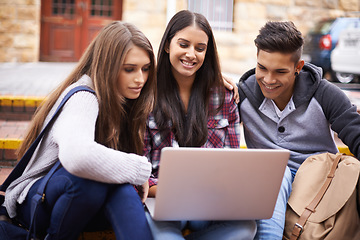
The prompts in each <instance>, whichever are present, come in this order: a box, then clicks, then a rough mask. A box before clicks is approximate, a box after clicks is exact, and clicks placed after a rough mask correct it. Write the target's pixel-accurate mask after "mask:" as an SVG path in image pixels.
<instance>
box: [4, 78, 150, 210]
mask: <svg viewBox="0 0 360 240" xmlns="http://www.w3.org/2000/svg"><path fill="white" fill-rule="evenodd" d="M79 85H87V86H89V87H90V88H93V86H92V81H91V79H90V78H89V77H88V76H86V75H84V76H83V77H82V78H81V79H80V80H79V81H78V82H76V83H75V84H73V85H71V86H70V87H68V88H67V89H66V90H65V91H64V92H63V94H62V95H61V97H60V98H59V99H58V101H57V102H56V104H55V105H54V107H53V108H52V110H51V111H50V113H49V115H48V116H47V118H46V120H45V123H47V122H48V121H49V120H50V116H52V114H53V113H54V111H55V109H56V108H57V106H58V105H59V103H60V101H61V99H62V98H63V97H64V96H65V94H66V93H67V92H68V91H69V90H70V89H72V88H74V87H76V86H79ZM98 111H99V105H98V101H97V98H96V96H95V95H94V94H92V93H90V92H86V91H81V92H78V93H75V94H74V95H73V96H72V97H71V98H70V99H69V100H68V102H67V103H66V104H65V105H64V107H63V109H62V111H61V113H60V114H59V116H58V118H57V119H56V121H55V122H54V124H53V126H52V127H51V129H50V131H49V132H48V133H46V134H45V136H44V138H43V140H42V141H41V142H40V144H39V146H38V148H37V149H36V151H35V153H34V155H33V157H32V159H31V160H30V162H29V164H28V166H27V167H26V169H25V171H24V173H23V175H22V176H21V177H19V178H18V179H16V180H15V181H14V182H12V183H11V184H10V186H9V187H8V189H7V191H6V197H5V202H4V205H5V206H6V209H7V211H8V213H9V215H10V217H14V216H15V215H16V203H19V204H21V203H22V202H23V201H24V200H25V198H26V195H27V193H28V191H29V189H30V188H31V186H32V184H34V183H35V182H36V181H37V180H38V179H40V178H42V177H43V176H44V175H45V174H46V173H47V172H48V171H49V170H50V169H51V167H52V166H53V165H54V164H55V163H56V161H57V160H58V159H59V160H60V162H61V164H62V166H63V167H64V168H65V169H66V170H67V171H68V172H70V173H71V174H73V175H75V176H78V177H81V178H87V179H91V180H95V181H99V182H104V183H114V184H121V183H130V184H134V185H141V184H143V183H145V182H146V181H147V180H148V178H149V176H150V174H151V164H150V163H149V162H148V160H147V158H146V157H144V156H139V155H136V154H128V153H124V152H121V151H116V150H113V149H110V148H107V147H105V146H103V145H101V144H98V143H96V142H95V140H94V139H95V123H96V119H97V116H98Z"/></svg>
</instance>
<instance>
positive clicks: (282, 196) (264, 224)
mask: <svg viewBox="0 0 360 240" xmlns="http://www.w3.org/2000/svg"><path fill="white" fill-rule="evenodd" d="M292 182H293V174H292V172H291V171H290V168H289V167H286V169H285V173H284V177H283V180H282V183H281V187H280V192H279V195H278V198H277V200H276V205H275V209H274V213H273V216H272V217H271V218H270V219H263V220H257V221H256V223H257V229H258V230H257V233H256V236H255V239H261V240H281V239H282V236H283V232H284V226H285V212H286V205H287V201H288V199H289V197H290V193H291V189H292V188H291V184H292Z"/></svg>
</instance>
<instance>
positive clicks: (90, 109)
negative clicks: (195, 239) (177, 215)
mask: <svg viewBox="0 0 360 240" xmlns="http://www.w3.org/2000/svg"><path fill="white" fill-rule="evenodd" d="M80 85H85V86H87V87H89V88H91V89H93V90H94V91H95V94H93V93H91V92H88V91H80V92H77V93H75V94H74V95H73V96H72V97H71V98H70V99H69V100H68V102H67V103H66V104H65V105H64V107H63V108H62V111H61V112H60V115H59V116H58V117H57V119H56V120H55V122H54V124H53V125H52V126H51V128H50V130H49V131H48V132H47V133H46V134H45V136H44V138H43V139H42V141H41V143H40V144H39V146H38V148H37V150H36V151H35V153H34V155H33V157H32V159H31V160H30V162H29V164H28V166H27V168H26V169H25V171H24V173H23V175H22V176H21V177H19V178H18V179H16V180H15V181H14V182H12V184H11V185H10V186H9V187H8V189H7V191H6V197H5V202H4V205H5V206H6V209H7V212H8V214H9V216H10V217H11V218H15V219H16V220H17V221H18V222H20V223H21V224H22V225H23V226H25V227H29V225H30V221H31V220H30V219H31V210H32V209H31V200H32V196H33V195H34V194H35V193H36V190H37V188H38V186H39V184H41V182H42V179H43V177H44V176H45V175H46V174H47V173H48V172H49V170H50V169H51V168H52V166H53V165H54V164H55V163H56V162H57V161H60V163H61V167H60V168H59V169H58V170H57V171H56V172H55V173H54V174H53V175H52V177H51V178H50V180H49V182H48V185H47V187H46V196H47V198H46V200H45V204H43V205H42V208H41V209H40V211H37V216H35V217H36V225H35V231H36V233H37V235H38V237H40V238H45V239H67V240H69V239H77V238H78V236H79V234H80V232H81V231H83V230H84V229H85V228H86V227H87V226H89V224H90V225H97V226H99V225H104V222H105V223H108V225H111V226H112V228H113V230H114V232H115V234H116V238H117V239H152V236H151V232H150V229H149V226H148V224H147V221H146V218H145V213H144V209H143V205H142V202H141V200H143V201H144V199H145V198H146V196H147V191H148V178H149V176H150V173H151V165H150V163H149V162H148V160H147V158H146V157H144V156H142V154H143V140H144V132H145V121H146V118H147V116H148V114H149V112H150V111H151V109H152V107H153V99H154V91H155V85H156V80H155V61H154V54H153V50H152V46H151V44H150V42H149V40H148V39H147V38H146V37H145V36H144V34H143V33H142V32H140V31H139V30H138V29H137V28H136V27H135V26H133V25H132V24H128V23H123V22H119V21H116V22H113V23H111V24H109V25H107V26H106V27H104V28H103V29H102V30H101V31H100V33H99V34H98V35H97V37H96V38H95V39H94V40H93V41H92V43H91V44H90V45H89V47H88V48H87V50H86V52H85V53H84V55H83V56H82V58H81V59H80V61H79V63H78V65H77V66H76V67H75V69H74V71H73V72H72V73H71V74H70V76H69V77H68V78H67V79H66V80H65V81H64V82H63V83H62V84H61V85H60V86H59V87H58V88H56V89H55V90H54V91H53V92H52V94H51V95H50V96H49V97H48V98H47V100H46V101H45V103H44V104H43V105H42V106H41V108H40V109H39V110H38V111H37V113H36V115H35V117H34V119H33V121H32V124H31V126H30V128H29V129H30V131H29V132H28V134H27V135H26V137H25V139H24V142H23V144H22V146H21V147H20V149H19V158H20V157H22V155H23V154H24V153H25V151H26V150H27V149H28V148H29V146H30V145H31V143H32V142H33V141H34V139H35V138H36V137H37V135H38V134H39V132H40V130H41V129H42V127H43V126H44V125H45V124H46V123H47V122H48V121H49V119H50V117H51V116H52V114H53V112H54V111H55V109H56V108H57V106H58V105H59V103H60V101H61V100H62V99H63V97H64V96H65V94H66V93H67V92H69V91H70V90H71V89H73V88H74V87H76V86H80ZM134 186H138V192H137V191H136V190H135V188H134ZM139 195H140V197H139ZM105 225H106V224H105ZM92 230H94V229H92Z"/></svg>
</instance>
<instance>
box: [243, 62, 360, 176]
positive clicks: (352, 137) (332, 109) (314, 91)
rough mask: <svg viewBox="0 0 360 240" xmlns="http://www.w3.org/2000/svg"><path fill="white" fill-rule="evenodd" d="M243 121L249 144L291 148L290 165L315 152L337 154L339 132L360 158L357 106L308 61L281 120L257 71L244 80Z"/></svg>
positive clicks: (249, 145)
mask: <svg viewBox="0 0 360 240" xmlns="http://www.w3.org/2000/svg"><path fill="white" fill-rule="evenodd" d="M239 94H240V99H241V100H240V103H239V110H240V119H241V121H242V122H243V125H244V134H245V140H246V144H247V146H248V147H249V148H275V149H276V148H283V149H289V150H290V153H291V156H290V160H289V163H288V166H289V167H290V168H293V169H298V168H299V166H300V164H301V163H302V162H303V161H304V160H305V159H306V158H307V157H309V156H310V155H313V154H317V153H322V152H332V153H335V152H337V151H338V150H337V147H336V144H335V142H334V139H333V132H332V131H334V132H336V133H338V136H339V138H340V139H341V140H342V141H343V142H344V143H345V144H346V145H348V147H349V149H350V151H351V152H352V153H353V154H354V155H355V157H357V158H358V159H359V158H360V115H359V114H358V113H357V111H356V110H357V109H356V106H354V105H352V104H351V102H350V100H349V99H348V97H347V96H346V95H345V94H344V93H343V92H342V91H341V90H340V89H339V88H338V87H336V86H335V85H334V84H332V83H329V82H328V81H327V80H325V79H322V70H321V69H320V68H318V67H316V66H314V65H312V64H309V63H306V64H305V66H304V68H303V69H302V71H301V72H300V74H299V76H298V77H297V79H296V82H295V87H294V93H293V97H292V101H293V102H290V103H289V104H288V105H287V106H286V107H285V109H284V111H283V114H282V116H281V117H280V118H279V117H278V116H277V114H276V111H275V108H274V105H273V104H272V103H271V102H270V101H269V99H266V98H264V95H263V94H262V92H261V89H260V87H259V85H258V84H257V81H256V79H255V70H254V69H252V70H250V71H249V72H247V73H245V74H244V75H243V76H242V77H241V79H240V82H239Z"/></svg>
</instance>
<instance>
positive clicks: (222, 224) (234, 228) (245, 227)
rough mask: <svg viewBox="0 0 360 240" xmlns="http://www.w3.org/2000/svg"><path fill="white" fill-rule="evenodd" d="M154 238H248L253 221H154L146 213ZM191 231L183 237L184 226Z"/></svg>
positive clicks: (253, 230) (252, 231)
mask: <svg viewBox="0 0 360 240" xmlns="http://www.w3.org/2000/svg"><path fill="white" fill-rule="evenodd" d="M146 217H147V219H148V222H149V225H150V228H151V231H152V233H153V236H154V239H155V240H180V239H181V240H183V239H187V240H193V239H197V240H242V239H244V240H249V239H253V238H254V236H255V233H256V223H255V221H155V220H153V219H152V217H151V216H150V214H149V213H146ZM185 227H186V228H188V229H189V230H191V233H190V234H189V235H187V236H186V237H183V235H182V230H183V229H184V228H185Z"/></svg>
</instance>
